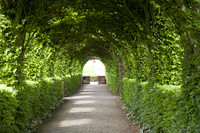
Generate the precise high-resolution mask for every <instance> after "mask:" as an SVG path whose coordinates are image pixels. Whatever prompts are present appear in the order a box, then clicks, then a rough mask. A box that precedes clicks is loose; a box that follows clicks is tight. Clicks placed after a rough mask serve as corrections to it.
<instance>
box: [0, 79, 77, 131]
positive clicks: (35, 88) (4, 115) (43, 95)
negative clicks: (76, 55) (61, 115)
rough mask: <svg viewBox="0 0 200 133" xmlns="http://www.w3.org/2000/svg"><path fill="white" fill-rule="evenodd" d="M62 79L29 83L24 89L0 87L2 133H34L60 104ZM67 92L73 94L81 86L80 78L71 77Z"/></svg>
mask: <svg viewBox="0 0 200 133" xmlns="http://www.w3.org/2000/svg"><path fill="white" fill-rule="evenodd" d="M62 81H63V79H61V78H46V79H43V80H41V81H26V82H25V84H24V85H23V87H22V88H20V89H18V91H17V92H16V91H13V89H12V88H8V87H6V86H3V85H1V86H0V96H1V98H0V133H12V132H19V133H24V132H32V131H34V130H35V129H36V127H37V126H38V125H39V124H41V123H42V120H43V119H45V118H47V117H49V116H50V114H51V112H52V111H53V110H54V109H55V108H56V107H58V106H59V105H60V103H61V98H62V95H63V94H62V93H63V92H62ZM64 81H65V82H66V83H68V84H67V85H66V86H67V90H66V93H67V92H68V91H69V93H72V92H73V91H74V90H75V89H77V88H78V86H79V85H80V83H81V79H80V75H74V76H72V77H70V76H68V77H67V78H65V79H64Z"/></svg>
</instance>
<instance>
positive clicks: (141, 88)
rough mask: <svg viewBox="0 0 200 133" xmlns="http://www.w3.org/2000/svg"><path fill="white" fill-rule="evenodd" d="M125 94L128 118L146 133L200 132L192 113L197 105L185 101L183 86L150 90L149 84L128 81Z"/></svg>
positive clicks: (154, 87)
mask: <svg viewBox="0 0 200 133" xmlns="http://www.w3.org/2000/svg"><path fill="white" fill-rule="evenodd" d="M122 92H123V95H124V104H126V106H127V107H126V108H127V111H128V112H129V115H132V117H133V119H134V120H137V121H138V122H140V124H141V125H142V126H143V127H144V129H143V130H144V131H146V132H147V131H148V130H150V129H151V131H155V132H169V133H170V132H180V131H181V132H191V133H193V132H198V131H199V128H200V127H199V124H198V123H199V121H200V119H199V117H198V115H197V114H194V113H192V112H191V111H192V110H193V109H194V107H193V106H195V104H196V103H194V101H193V100H190V101H188V100H186V99H185V98H184V97H183V92H182V91H181V86H174V85H159V84H157V85H154V86H153V88H151V89H150V88H148V83H147V82H141V83H137V82H136V80H133V79H127V78H125V79H124V82H123V90H122ZM130 92H131V93H130ZM152 129H153V130H152Z"/></svg>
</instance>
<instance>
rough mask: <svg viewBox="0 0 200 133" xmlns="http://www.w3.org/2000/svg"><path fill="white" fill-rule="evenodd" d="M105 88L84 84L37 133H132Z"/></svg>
mask: <svg viewBox="0 0 200 133" xmlns="http://www.w3.org/2000/svg"><path fill="white" fill-rule="evenodd" d="M116 98H117V96H113V95H112V94H111V93H110V91H109V88H108V87H107V86H106V85H83V86H82V87H81V89H80V90H79V91H78V92H77V93H76V94H74V95H73V96H71V97H65V98H64V100H65V102H64V103H63V104H62V106H61V107H60V109H58V110H57V111H55V113H54V115H53V116H52V118H50V119H49V120H47V121H46V122H45V123H43V124H42V125H41V126H40V127H39V129H38V130H37V133H134V129H133V128H131V126H129V123H128V122H127V120H126V115H125V113H124V112H123V110H122V109H121V108H120V107H119V105H118V103H117V101H116V100H115V99H116Z"/></svg>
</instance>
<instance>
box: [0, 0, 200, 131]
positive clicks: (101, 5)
mask: <svg viewBox="0 0 200 133" xmlns="http://www.w3.org/2000/svg"><path fill="white" fill-rule="evenodd" d="M0 3H1V5H0V24H1V27H0V47H1V49H0V62H1V64H0V71H1V72H0V84H1V86H0V93H1V99H0V101H1V103H3V104H1V105H0V107H1V108H0V130H1V131H0V132H24V131H33V130H34V127H35V125H37V124H38V123H39V122H38V121H40V120H41V119H44V118H46V117H47V116H48V114H49V112H46V111H45V110H48V109H50V110H53V109H54V108H55V107H57V106H58V105H59V104H60V98H61V95H62V92H61V91H60V90H61V89H60V88H61V87H62V86H61V82H62V81H64V82H65V85H66V86H65V87H66V91H65V95H70V94H71V93H72V92H73V91H74V90H75V89H77V88H78V87H79V86H80V84H81V74H82V70H83V67H84V65H85V63H86V62H87V61H88V60H90V59H99V60H101V61H102V62H103V63H104V65H105V67H106V79H107V82H108V85H109V86H110V88H112V90H113V92H114V93H119V87H120V88H121V93H122V99H123V100H122V101H123V103H124V106H126V109H127V111H128V112H129V114H130V118H131V119H134V120H136V121H137V122H138V124H139V125H140V127H141V129H142V130H144V131H146V132H148V131H149V132H151V131H155V132H179V131H181V132H198V131H199V130H200V126H199V122H200V114H199V112H200V106H199V105H200V83H199V81H200V21H199V20H200V1H199V0H98V1H93V0H0ZM119 81H120V82H121V84H120V85H119V84H118V82H119ZM58 88H59V89H58ZM27 95H29V97H28V96H27ZM44 100H45V101H46V102H44ZM42 103H43V104H42ZM45 106H46V107H45ZM33 123H36V124H35V125H34V124H33ZM33 125H34V126H33ZM8 129H9V130H8Z"/></svg>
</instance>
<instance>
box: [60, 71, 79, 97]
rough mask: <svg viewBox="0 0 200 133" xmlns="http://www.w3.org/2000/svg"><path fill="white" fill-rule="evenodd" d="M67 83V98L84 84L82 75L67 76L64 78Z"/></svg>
mask: <svg viewBox="0 0 200 133" xmlns="http://www.w3.org/2000/svg"><path fill="white" fill-rule="evenodd" d="M63 81H64V83H65V96H70V95H71V94H72V93H73V92H74V91H76V90H77V89H78V88H79V87H80V85H81V84H82V75H81V74H76V75H72V76H70V75H67V76H66V77H64V78H63Z"/></svg>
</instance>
